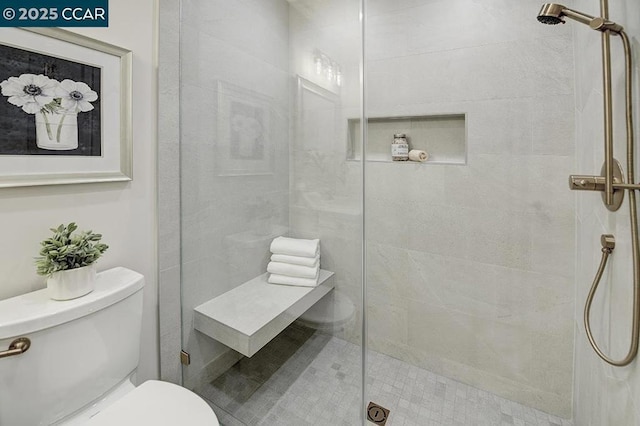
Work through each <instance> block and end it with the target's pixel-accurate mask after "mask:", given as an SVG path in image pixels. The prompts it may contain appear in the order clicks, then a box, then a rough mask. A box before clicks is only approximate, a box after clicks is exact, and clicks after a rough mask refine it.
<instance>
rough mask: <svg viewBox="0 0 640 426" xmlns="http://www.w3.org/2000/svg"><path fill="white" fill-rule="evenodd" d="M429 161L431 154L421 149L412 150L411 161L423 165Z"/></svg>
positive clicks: (410, 152) (410, 153)
mask: <svg viewBox="0 0 640 426" xmlns="http://www.w3.org/2000/svg"><path fill="white" fill-rule="evenodd" d="M428 159H429V153H428V152H427V151H422V150H419V149H412V150H411V151H409V160H411V161H416V162H418V163H423V162H425V161H427V160H428Z"/></svg>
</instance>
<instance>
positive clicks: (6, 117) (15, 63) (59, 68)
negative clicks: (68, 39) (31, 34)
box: [0, 44, 102, 157]
mask: <svg viewBox="0 0 640 426" xmlns="http://www.w3.org/2000/svg"><path fill="white" fill-rule="evenodd" d="M101 71H102V70H101V69H100V68H98V67H94V66H91V65H86V64H81V63H78V62H73V61H69V60H66V59H60V58H56V57H53V56H48V55H43V54H40V53H35V52H31V51H28V50H23V49H19V48H15V47H11V46H6V45H3V44H0V81H4V80H7V79H8V78H9V77H20V75H22V74H36V75H38V74H44V75H46V76H47V77H49V78H51V79H54V80H58V81H62V80H65V79H69V80H73V81H76V82H84V83H86V84H87V85H89V87H91V89H92V90H94V91H95V92H96V93H97V94H98V100H97V101H95V102H92V105H93V106H94V109H93V110H92V111H89V112H81V113H78V148H77V149H74V150H68V151H55V150H46V149H40V148H38V147H37V145H36V128H35V127H36V126H35V116H34V115H32V114H27V113H26V112H24V111H23V110H22V108H20V107H17V106H15V105H11V104H10V103H9V102H7V99H8V98H7V97H6V96H0V155H63V156H84V157H99V156H101V155H102V129H101V122H100V118H101V99H102V96H101V95H102V94H101V93H100V88H101Z"/></svg>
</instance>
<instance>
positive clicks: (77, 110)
mask: <svg viewBox="0 0 640 426" xmlns="http://www.w3.org/2000/svg"><path fill="white" fill-rule="evenodd" d="M0 88H1V93H2V96H0V187H14V186H34V185H52V184H68V183H90V182H108V181H127V180H131V178H132V158H131V151H132V136H131V135H132V133H131V52H130V51H129V50H126V49H123V48H120V47H117V46H113V45H110V44H107V43H103V42H100V41H98V40H94V39H91V38H88V37H84V36H81V35H78V34H75V33H72V32H69V31H64V30H60V29H53V28H52V29H50V28H0Z"/></svg>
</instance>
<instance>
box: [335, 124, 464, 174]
mask: <svg viewBox="0 0 640 426" xmlns="http://www.w3.org/2000/svg"><path fill="white" fill-rule="evenodd" d="M466 127H467V126H466V115H465V114H446V115H414V116H402V117H370V118H369V119H368V127H367V140H368V145H367V161H379V162H390V163H391V162H393V163H399V164H402V163H409V162H408V161H393V160H392V159H391V141H392V140H393V135H394V134H395V133H404V134H406V135H407V140H408V141H409V149H419V150H423V151H426V152H427V153H429V159H428V160H427V161H426V162H424V163H422V164H466V159H467V151H466V149H467V148H466V147H467V128H466ZM361 131H362V129H361V127H360V119H358V118H353V119H348V135H347V160H352V161H359V160H360V156H361V146H360V141H361V140H362V139H361ZM411 163H414V162H411ZM414 164H415V163H414Z"/></svg>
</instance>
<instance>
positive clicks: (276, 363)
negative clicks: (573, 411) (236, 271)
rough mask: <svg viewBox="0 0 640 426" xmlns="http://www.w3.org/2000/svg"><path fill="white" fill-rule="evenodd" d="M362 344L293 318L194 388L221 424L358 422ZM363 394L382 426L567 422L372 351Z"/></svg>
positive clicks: (353, 425)
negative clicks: (380, 409) (378, 409)
mask: <svg viewBox="0 0 640 426" xmlns="http://www.w3.org/2000/svg"><path fill="white" fill-rule="evenodd" d="M360 359H361V349H360V347H358V346H356V345H354V344H351V343H349V342H346V341H344V340H342V339H338V338H335V337H332V336H330V335H327V334H322V333H314V331H313V330H311V329H308V328H305V327H299V326H297V325H293V326H291V327H289V328H288V329H287V330H285V331H284V332H282V333H281V334H280V335H279V336H278V337H276V338H275V339H274V340H273V341H271V342H270V343H269V344H268V345H267V346H265V347H264V348H263V349H262V350H261V351H260V352H259V353H258V354H256V355H254V356H253V357H252V358H243V359H242V360H241V361H240V362H238V363H237V364H236V365H234V366H233V367H232V368H231V369H229V370H228V371H227V372H226V373H225V374H223V375H222V376H221V377H219V378H218V379H216V380H214V381H213V382H211V383H210V384H209V385H207V386H206V387H204V388H203V389H200V394H201V395H202V396H203V397H204V398H205V399H207V401H208V402H209V404H210V405H211V406H212V407H213V409H214V411H215V412H216V414H217V416H218V418H219V420H220V424H221V425H223V426H249V425H251V426H253V425H260V426H307V425H323V426H326V425H331V426H334V425H336V426H357V425H358V424H359V419H358V407H359V404H360V386H361V384H360V382H361V378H360V376H361V374H360ZM368 365H369V367H368V372H367V373H368V391H369V399H370V400H372V401H375V402H376V403H378V404H381V405H383V406H384V407H386V408H388V409H390V410H391V415H390V417H389V421H387V425H388V426H431V425H434V426H448V425H456V426H471V425H472V426H476V425H477V426H485V425H486V426H494V425H514V426H571V425H572V423H571V422H570V421H568V420H564V419H560V418H557V417H554V416H551V415H549V414H546V413H543V412H541V411H539V410H535V409H533V408H529V407H526V406H524V405H522V404H519V403H516V402H513V401H509V400H507V399H504V398H500V397H498V396H496V395H494V394H491V393H489V392H485V391H482V390H479V389H476V388H474V387H471V386H468V385H465V384H463V383H460V382H457V381H455V380H451V379H448V378H446V377H442V376H439V375H437V374H434V373H431V372H429V371H427V370H424V369H421V368H418V367H414V366H412V365H409V364H407V363H405V362H402V361H399V360H397V359H394V358H391V357H389V356H386V355H383V354H380V353H376V352H370V353H369V358H368Z"/></svg>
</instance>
